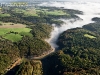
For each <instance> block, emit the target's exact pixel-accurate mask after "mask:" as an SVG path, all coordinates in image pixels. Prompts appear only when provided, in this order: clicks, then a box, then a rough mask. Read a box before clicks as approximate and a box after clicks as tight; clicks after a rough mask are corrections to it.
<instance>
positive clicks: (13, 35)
mask: <svg viewBox="0 0 100 75" xmlns="http://www.w3.org/2000/svg"><path fill="white" fill-rule="evenodd" d="M30 31H31V29H30V28H0V36H2V38H5V39H8V40H11V41H12V42H17V41H19V40H21V38H22V37H23V36H25V35H26V36H32V34H31V33H29V32H30Z"/></svg>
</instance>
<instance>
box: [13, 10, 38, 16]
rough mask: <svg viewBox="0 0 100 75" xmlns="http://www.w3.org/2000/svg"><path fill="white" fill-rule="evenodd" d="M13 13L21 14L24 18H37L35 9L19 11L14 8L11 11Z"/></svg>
mask: <svg viewBox="0 0 100 75" xmlns="http://www.w3.org/2000/svg"><path fill="white" fill-rule="evenodd" d="M13 11H14V12H15V13H23V14H24V16H38V14H37V13H36V10H35V8H33V9H26V10H24V9H19V8H16V9H14V10H13Z"/></svg>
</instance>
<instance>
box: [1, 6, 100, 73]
mask: <svg viewBox="0 0 100 75" xmlns="http://www.w3.org/2000/svg"><path fill="white" fill-rule="evenodd" d="M75 14H83V12H81V11H78V10H73V9H63V8H56V7H41V6H39V7H34V8H33V7H31V8H29V7H27V8H26V7H21V8H19V7H4V8H2V10H0V75H11V74H13V75H75V74H76V75H99V74H100V59H99V58H100V46H99V45H100V18H98V17H95V18H93V19H92V20H93V21H95V22H94V23H90V24H88V25H84V26H83V27H82V28H73V29H69V30H67V31H65V32H63V33H62V34H61V35H60V36H59V38H58V41H57V45H58V46H59V50H58V51H56V52H54V53H52V54H50V55H49V56H47V57H45V58H43V59H39V60H32V59H31V58H30V57H38V56H41V55H43V54H44V53H46V52H48V51H49V50H52V48H51V46H50V45H49V44H48V43H47V42H46V41H45V39H47V38H49V37H50V33H51V31H52V30H53V27H52V24H56V25H58V26H60V25H61V24H63V23H64V22H63V21H61V20H60V19H61V18H64V19H75V20H77V19H80V20H82V19H81V18H79V17H78V16H76V15H75ZM8 24H9V29H7V30H6V31H4V28H3V26H5V27H6V26H7V25H8ZM18 24H20V26H23V25H24V27H22V28H21V29H18V30H16V27H15V25H18ZM12 26H13V27H14V28H13V29H12V28H10V27H12ZM15 36H16V38H19V37H20V38H19V39H17V40H16V39H14V38H13V37H15ZM9 38H10V39H9ZM17 59H20V60H21V62H20V64H18V65H17V66H16V65H15V66H14V67H13V68H11V66H12V64H13V63H14V62H15V63H16V60H17Z"/></svg>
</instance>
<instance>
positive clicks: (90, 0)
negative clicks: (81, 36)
mask: <svg viewBox="0 0 100 75" xmlns="http://www.w3.org/2000/svg"><path fill="white" fill-rule="evenodd" d="M6 1H7V2H8V1H49V0H0V2H6ZM50 1H78V2H100V0H81V1H80V0H50Z"/></svg>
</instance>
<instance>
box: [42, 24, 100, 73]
mask: <svg viewBox="0 0 100 75" xmlns="http://www.w3.org/2000/svg"><path fill="white" fill-rule="evenodd" d="M89 26H90V27H93V28H94V29H96V30H97V31H94V30H90V29H89ZM99 28H100V27H99V23H97V22H96V23H94V24H89V25H85V26H83V28H74V29H69V30H67V31H65V32H63V33H62V34H61V35H60V37H59V38H58V42H57V44H58V46H59V49H60V50H59V51H57V52H56V53H54V54H52V55H50V56H49V57H47V58H45V59H43V60H42V61H43V64H44V68H45V71H44V72H45V74H44V75H84V74H88V75H99V74H100V73H99V72H100V59H99V58H100V35H99V30H98V29H99ZM46 62H48V63H46Z"/></svg>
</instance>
